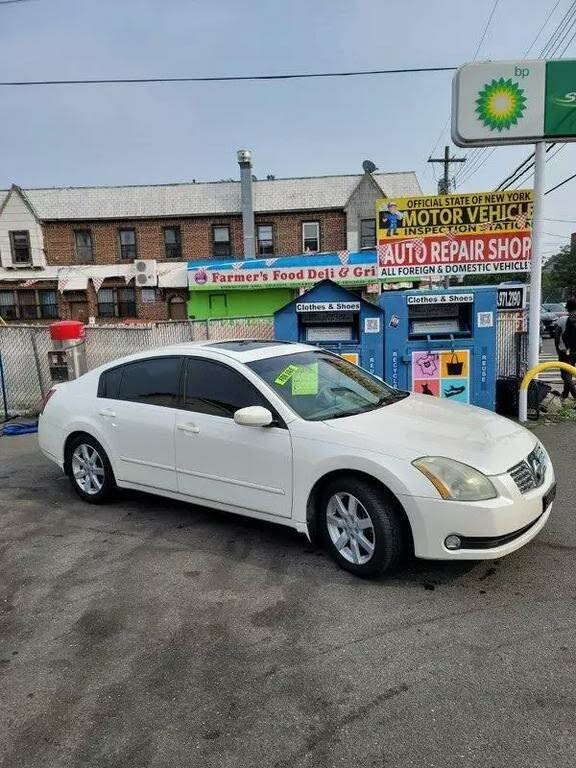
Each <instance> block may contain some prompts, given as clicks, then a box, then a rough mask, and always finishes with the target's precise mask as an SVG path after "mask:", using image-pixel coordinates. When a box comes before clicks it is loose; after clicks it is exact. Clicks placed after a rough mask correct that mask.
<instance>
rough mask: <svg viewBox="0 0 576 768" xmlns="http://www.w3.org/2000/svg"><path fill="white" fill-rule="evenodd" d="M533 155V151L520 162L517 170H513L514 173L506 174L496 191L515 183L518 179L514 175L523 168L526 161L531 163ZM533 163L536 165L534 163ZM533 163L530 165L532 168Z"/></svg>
mask: <svg viewBox="0 0 576 768" xmlns="http://www.w3.org/2000/svg"><path fill="white" fill-rule="evenodd" d="M533 157H534V152H532V154H531V155H529V156H528V157H526V158H524V160H523V161H522V162H521V163H520V165H519V166H518V167H517V168H516V169H515V170H513V171H512V173H511V174H510V175H509V176H506V178H505V179H504V181H501V182H500V184H498V186H497V187H496V189H495V190H494V191H495V192H498V190H500V189H506V186H505V185H507V186H510V184H513V183H514V182H515V181H517V179H516V178H514V177H515V176H516V174H517V173H518V172H519V171H520V170H521V169H522V166H523V165H526V163H529V162H530V160H532V158H533ZM532 165H534V163H532ZM532 165H531V166H530V168H532ZM526 170H528V169H527V168H526V169H524V171H523V173H524V172H525V171H526ZM518 178H519V177H518Z"/></svg>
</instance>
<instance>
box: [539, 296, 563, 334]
mask: <svg viewBox="0 0 576 768" xmlns="http://www.w3.org/2000/svg"><path fill="white" fill-rule="evenodd" d="M566 314H568V313H567V312H566V307H565V306H564V304H558V303H546V304H542V309H541V311H540V319H541V321H542V324H543V326H544V333H545V334H546V335H547V336H550V338H551V339H553V338H554V330H555V328H554V326H555V325H556V321H557V320H558V318H559V317H563V316H564V315H566Z"/></svg>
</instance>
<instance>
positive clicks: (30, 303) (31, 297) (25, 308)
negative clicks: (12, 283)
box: [18, 291, 38, 320]
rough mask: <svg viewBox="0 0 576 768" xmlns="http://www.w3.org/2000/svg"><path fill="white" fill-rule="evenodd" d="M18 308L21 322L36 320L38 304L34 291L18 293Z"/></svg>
mask: <svg viewBox="0 0 576 768" xmlns="http://www.w3.org/2000/svg"><path fill="white" fill-rule="evenodd" d="M18 306H19V309H20V319H21V320H37V319H38V304H37V303H36V291H18Z"/></svg>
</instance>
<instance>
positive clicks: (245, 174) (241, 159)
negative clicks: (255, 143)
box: [238, 149, 256, 259]
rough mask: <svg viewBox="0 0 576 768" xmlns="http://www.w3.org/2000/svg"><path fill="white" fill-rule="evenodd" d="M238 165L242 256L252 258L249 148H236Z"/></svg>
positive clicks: (252, 210) (252, 228)
mask: <svg viewBox="0 0 576 768" xmlns="http://www.w3.org/2000/svg"><path fill="white" fill-rule="evenodd" d="M238 165H239V166H240V194H241V199H242V230H243V233H244V258H245V259H253V258H255V256H256V249H255V244H254V204H253V200H252V152H250V150H249V149H239V150H238Z"/></svg>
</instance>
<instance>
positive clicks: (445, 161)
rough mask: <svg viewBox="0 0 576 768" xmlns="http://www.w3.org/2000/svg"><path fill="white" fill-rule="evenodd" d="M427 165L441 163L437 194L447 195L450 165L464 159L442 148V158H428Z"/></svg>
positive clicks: (447, 278) (462, 161)
mask: <svg viewBox="0 0 576 768" xmlns="http://www.w3.org/2000/svg"><path fill="white" fill-rule="evenodd" d="M428 162H429V163H442V165H443V166H444V175H443V176H442V178H441V179H438V194H439V195H447V194H449V192H450V186H451V185H450V163H465V162H466V158H465V157H450V147H449V146H448V145H446V146H445V147H444V157H429V158H428ZM444 288H450V278H449V277H445V278H444Z"/></svg>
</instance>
